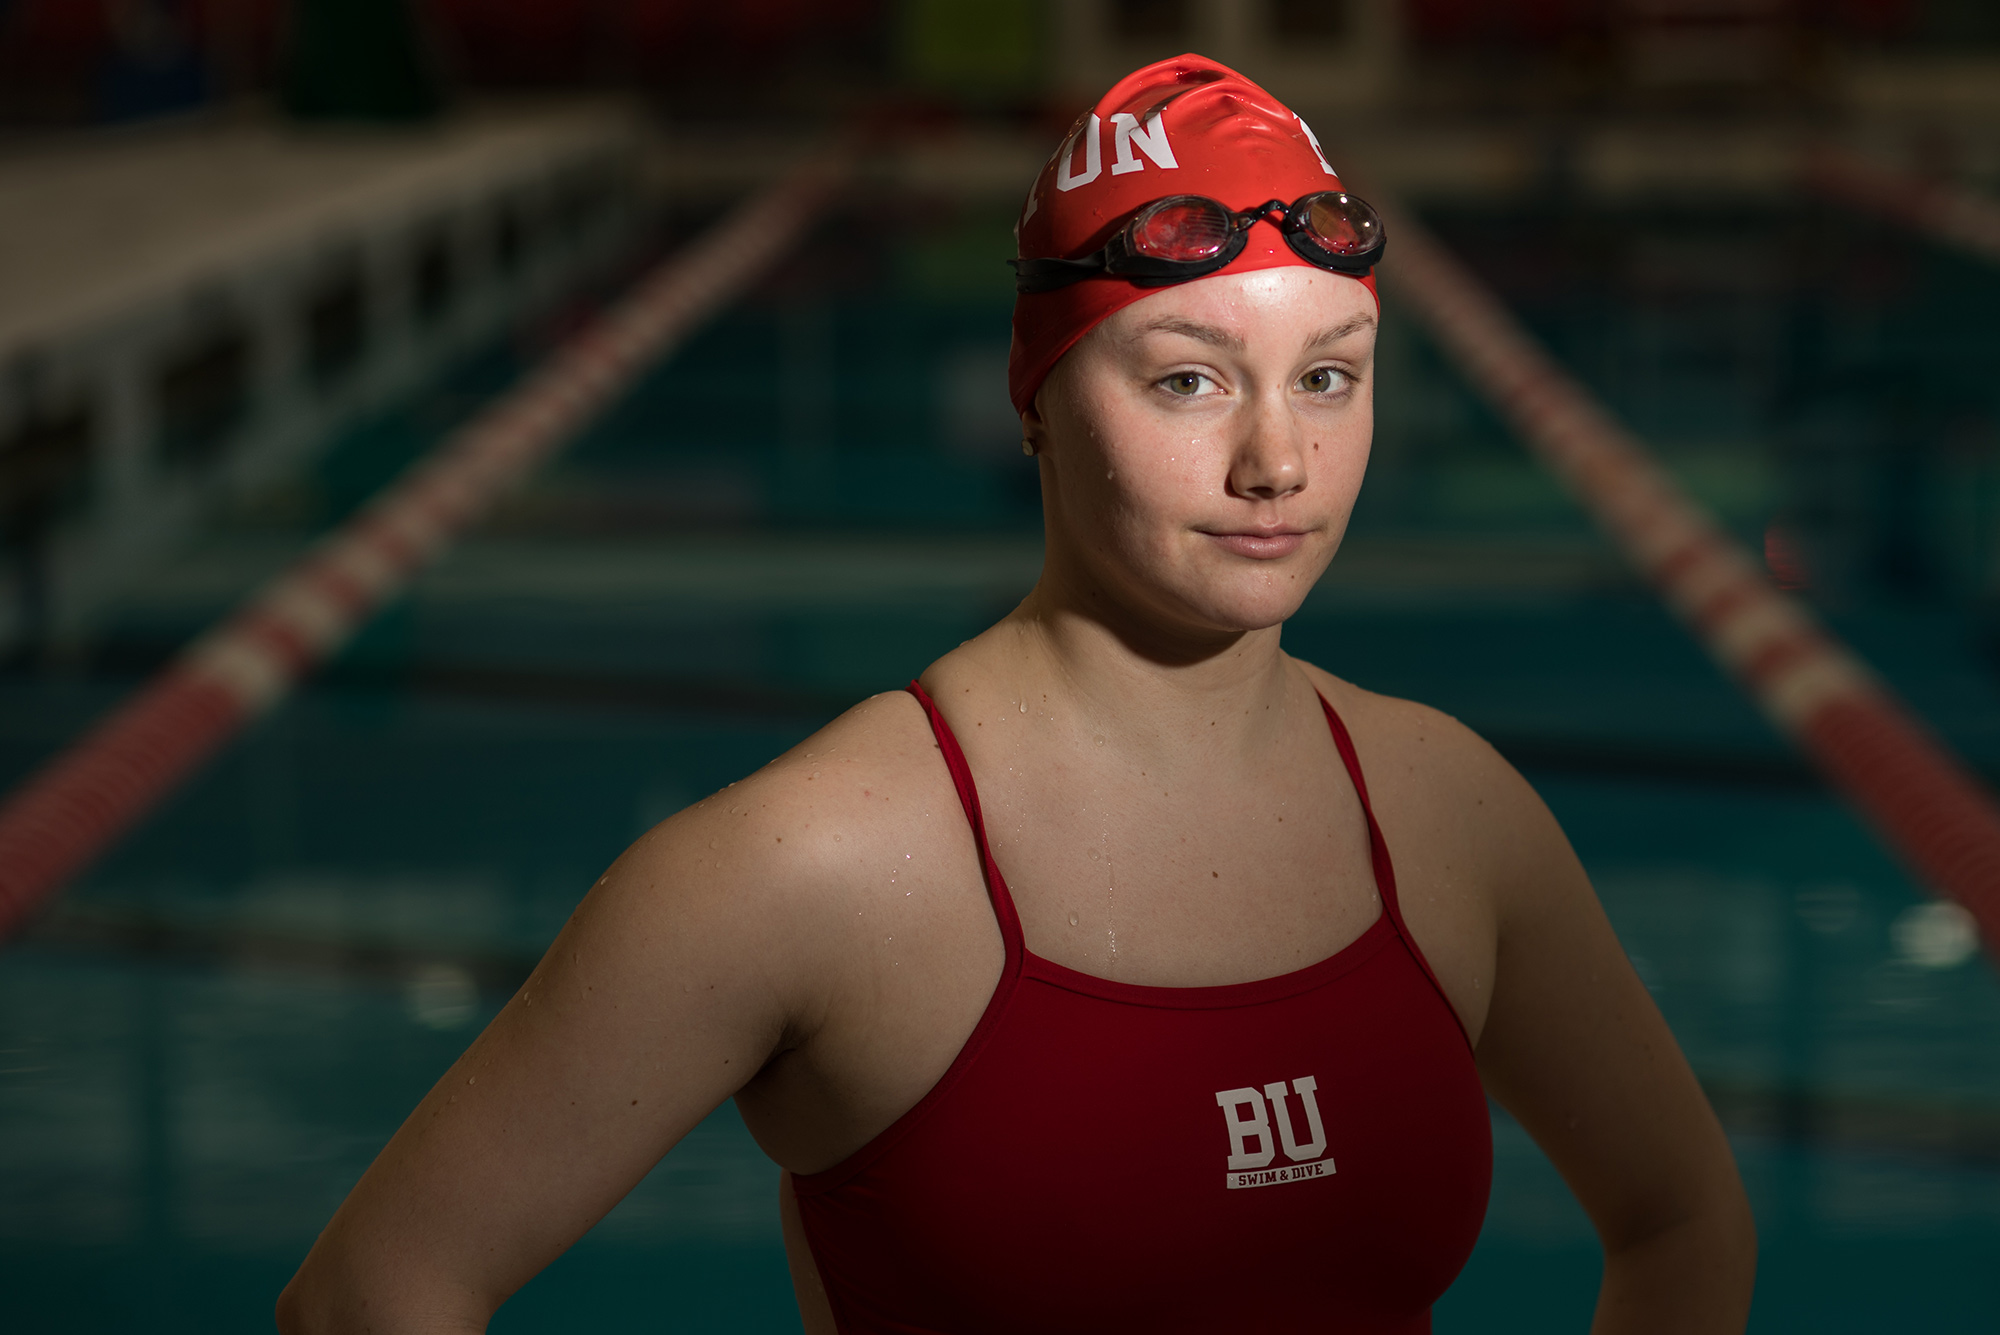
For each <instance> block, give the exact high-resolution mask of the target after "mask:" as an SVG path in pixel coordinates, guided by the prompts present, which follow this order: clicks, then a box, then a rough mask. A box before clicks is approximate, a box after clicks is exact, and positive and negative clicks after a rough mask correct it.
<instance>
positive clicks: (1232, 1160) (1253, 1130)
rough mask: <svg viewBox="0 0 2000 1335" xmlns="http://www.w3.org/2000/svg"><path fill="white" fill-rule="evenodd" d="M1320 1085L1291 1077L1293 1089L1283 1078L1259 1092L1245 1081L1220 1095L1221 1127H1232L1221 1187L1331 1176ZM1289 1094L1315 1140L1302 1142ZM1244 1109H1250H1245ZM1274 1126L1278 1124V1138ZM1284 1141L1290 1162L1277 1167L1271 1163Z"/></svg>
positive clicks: (1311, 1080)
mask: <svg viewBox="0 0 2000 1335" xmlns="http://www.w3.org/2000/svg"><path fill="white" fill-rule="evenodd" d="M1318 1089H1319V1081H1317V1080H1315V1079H1313V1077H1311V1076H1309V1075H1302V1076H1300V1077H1299V1078H1298V1079H1296V1080H1294V1081H1292V1083H1291V1086H1290V1088H1289V1089H1287V1087H1286V1085H1285V1082H1284V1081H1282V1080H1279V1081H1275V1082H1273V1083H1272V1084H1268V1085H1266V1086H1264V1087H1263V1088H1262V1089H1261V1090H1260V1089H1257V1088H1256V1087H1254V1086H1251V1085H1245V1086H1244V1087H1243V1088H1241V1089H1225V1090H1222V1091H1220V1092H1219V1093H1217V1094H1216V1096H1215V1103H1216V1106H1217V1107H1219V1108H1221V1109H1222V1121H1223V1125H1224V1126H1225V1127H1227V1128H1228V1131H1229V1173H1228V1175H1227V1176H1226V1177H1225V1179H1224V1182H1223V1185H1225V1186H1227V1187H1228V1188H1229V1189H1230V1190H1231V1191H1235V1190H1236V1189H1237V1188H1239V1187H1268V1186H1273V1185H1275V1184H1277V1183H1279V1182H1303V1181H1305V1180H1306V1179H1307V1178H1313V1177H1327V1176H1329V1175H1331V1174H1332V1172H1333V1160H1332V1159H1329V1158H1325V1157H1322V1156H1324V1155H1325V1154H1326V1128H1325V1127H1324V1126H1322V1125H1321V1124H1320V1120H1319V1099H1318V1097H1317V1095H1316V1093H1315V1091H1317V1090H1318ZM1288 1094H1291V1095H1295V1096H1296V1097H1297V1099H1298V1103H1299V1106H1300V1108H1301V1109H1302V1110H1303V1111H1304V1113H1305V1118H1306V1131H1307V1132H1308V1133H1309V1134H1310V1135H1311V1137H1312V1138H1311V1139H1310V1140H1307V1141H1305V1142H1304V1143H1303V1144H1301V1143H1300V1141H1299V1133H1298V1128H1297V1127H1296V1126H1295V1125H1294V1123H1293V1121H1292V1110H1291V1108H1290V1106H1289V1103H1290V1100H1289V1099H1288V1098H1287V1097H1286V1096H1287V1095H1288ZM1245 1109H1248V1110H1249V1111H1248V1112H1247V1113H1246V1112H1245V1111H1244V1110H1245ZM1273 1124H1275V1125H1276V1127H1277V1132H1276V1136H1275V1138H1274V1137H1273V1134H1272V1126H1273ZM1280 1145H1282V1146H1284V1149H1285V1157H1286V1158H1287V1159H1289V1160H1291V1162H1290V1163H1287V1164H1280V1165H1278V1166H1276V1167H1273V1166H1272V1164H1271V1161H1272V1160H1273V1159H1275V1158H1277V1157H1278V1147H1279V1146H1280Z"/></svg>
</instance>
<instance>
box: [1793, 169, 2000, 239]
mask: <svg viewBox="0 0 2000 1335" xmlns="http://www.w3.org/2000/svg"><path fill="white" fill-rule="evenodd" d="M1799 175H1800V179H1801V180H1802V181H1803V182H1804V183H1805V185H1806V187H1807V188H1808V189H1811V190H1813V191H1815V192H1817V193H1819V194H1821V195H1824V196H1826V197H1827V198H1829V199H1834V200H1838V201H1839V202H1841V203H1843V204H1846V205H1848V206H1850V207H1852V208H1856V209H1860V210H1862V211H1864V212H1867V213H1877V214H1881V215H1882V216H1884V217H1888V218H1893V219H1894V220H1896V221H1897V222H1900V223H1902V224H1904V225H1905V226H1907V227H1909V228H1911V229H1912V230H1913V231H1917V232H1920V233H1922V234H1923V235H1925V236H1927V237H1929V238H1930V239H1931V240H1933V241H1937V242H1940V243H1942V244H1944V245H1947V246H1953V247H1956V248H1957V249H1959V250H1963V251H1966V252H1968V253H1970V254H1973V255H1976V256H1978V257H1980V258H1981V259H1985V260H1988V261H1991V262H1993V263H1996V264H2000V200H1994V199H1989V198H1987V197H1986V196H1984V195H1978V194H1974V193H1973V192H1972V191H1969V190H1965V189H1962V188H1960V187H1958V186H1955V185H1952V184H1951V183H1949V182H1946V181H1939V180H1935V179H1933V178H1931V177H1928V176H1923V175H1920V174H1918V173H1916V172H1913V171H1908V170H1905V169H1904V168H1901V167H1892V166H1889V165H1888V164H1886V163H1882V162H1876V161H1872V160H1870V159H1868V158H1865V157H1862V156H1861V155H1859V154H1857V153H1853V152H1850V151H1848V150H1846V149H1841V148H1834V147H1831V146H1827V145H1821V146H1819V147H1815V148H1812V149H1809V150H1808V151H1807V152H1806V153H1805V155H1804V156H1803V158H1802V160H1801V162H1800V172H1799Z"/></svg>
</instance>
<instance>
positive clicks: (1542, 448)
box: [1381, 207, 2000, 950]
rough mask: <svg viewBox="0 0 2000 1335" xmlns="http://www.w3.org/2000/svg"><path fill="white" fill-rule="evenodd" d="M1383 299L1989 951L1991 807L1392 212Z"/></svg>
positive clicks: (1632, 443)
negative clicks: (1410, 319)
mask: <svg viewBox="0 0 2000 1335" xmlns="http://www.w3.org/2000/svg"><path fill="white" fill-rule="evenodd" d="M1381 211H1382V213H1383V215H1384V218H1385V221H1386V222H1387V224H1388V232H1389V234H1390V235H1391V236H1392V237H1393V238H1395V239H1394V241H1393V242H1392V243H1391V245H1390V248H1389V254H1388V257H1387V262H1386V265H1385V268H1386V269H1387V271H1388V277H1389V278H1390V280H1391V282H1392V283H1393V284H1394V288H1393V291H1394V292H1395V293H1396V294H1397V295H1398V296H1400V297H1402V298H1403V299H1404V300H1405V301H1406V302H1407V303H1408V304H1409V306H1410V307H1411V308H1413V309H1414V311H1415V312H1416V314H1417V316H1418V317H1419V319H1420V320H1421V321H1422V322H1423V324H1424V326H1425V327H1426V328H1427V329H1428V330H1429V331H1430V333H1431V334H1432V336H1433V337H1435V338H1436V340H1437V341H1438V343H1439V344H1440V345H1441V346H1442V347H1443V349H1444V351H1445V353H1446V354H1447V355H1448V356H1449V357H1450V358H1451V359H1452V360H1453V361H1454V362H1455V363H1456V364H1457V365H1458V367H1459V369H1460V370H1461V371H1462V372H1464V374H1465V375H1466V376H1467V378H1468V379H1470V380H1471V382H1472V384H1473V385H1474V387H1475V388H1476V389H1477V390H1478V391H1479V393H1480V394H1481V395H1482V396H1483V397H1484V398H1485V399H1486V400H1487V401H1488V402H1489V403H1490V404H1491V405H1492V406H1493V407H1494V408H1495V409H1496V410H1497V411H1498V412H1499V413H1500V415H1501V416H1502V417H1503V418H1505V419H1506V421H1507V422H1508V423H1509V424H1510V425H1511V426H1512V427H1513V429H1514V430H1515V431H1516V432H1517V433H1518V434H1519V435H1520V436H1521V438H1522V439H1523V440H1524V441H1525V442H1526V443H1527V445H1528V447H1529V449H1530V450H1531V451H1533V453H1534V454H1535V455H1536V457H1538V458H1539V459H1540V460H1541V461H1542V463H1544V464H1545V465H1547V466H1548V467H1549V468H1550V469H1551V470H1552V471H1553V472H1554V473H1555V474H1556V476H1557V477H1559V478H1560V479H1561V480H1562V481H1563V483H1564V484H1565V485H1566V486H1567V487H1568V488H1569V490H1570V491H1571V492H1572V493H1573V494H1574V495H1575V496H1576V497H1577V499H1578V500H1580V501H1581V502H1582V503H1583V505H1584V506H1585V508H1586V509H1588V510H1589V511H1590V513H1591V515H1592V516H1593V517H1594V518H1595V519H1596V520H1597V523H1598V524H1599V526H1600V527H1601V528H1603V529H1604V531H1605V532H1606V533H1607V534H1609V535H1610V537H1611V538H1612V540H1613V541H1615V542H1616V543H1617V544H1618V545H1619V546H1620V547H1622V548H1623V549H1624V551H1625V554H1626V555H1627V556H1628V557H1630V558H1631V559H1632V561H1633V562H1634V564H1636V565H1637V566H1638V568H1639V569H1640V570H1641V571H1642V572H1643V573H1644V574H1645V575H1646V577H1647V578H1648V579H1649V580H1651V581H1652V583H1653V585H1654V586H1655V587H1656V588H1657V589H1658V590H1659V592H1660V595H1661V596H1662V597H1663V598H1664V599H1665V600H1666V602H1667V603H1668V605H1669V606H1670V607H1672V609H1673V610H1674V612H1675V614H1676V615H1678V616H1679V617H1680V619H1681V620H1682V621H1683V622H1685V623H1686V624H1687V626H1688V628H1689V629H1690V630H1691V631H1692V632H1693V633H1694V634H1695V636H1696V637H1697V638H1698V639H1699V640H1700V641H1701V642H1702V644H1703V645H1705V646H1706V647H1707V649H1708V651H1709V653H1710V654H1711V655H1713V656H1714V658H1715V660H1716V661H1717V662H1718V663H1719V664H1721V666H1722V667H1723V668H1724V669H1725V670H1726V671H1727V672H1728V673H1729V674H1730V675H1731V676H1732V677H1734V678H1735V679H1736V680H1737V681H1738V682H1739V683H1740V684H1741V685H1742V686H1743V688H1744V689H1745V690H1746V691H1748V692H1749V693H1750V695H1751V696H1752V697H1754V698H1755V699H1756V701H1757V703H1758V704H1759V705H1760V706H1761V707H1762V708H1763V710H1764V713H1765V714H1766V715H1768V716H1769V718H1770V719H1771V721H1772V722H1773V723H1774V724H1776V725H1777V727H1778V728H1779V730H1780V731H1782V732H1783V733H1784V734H1785V735H1786V736H1787V737H1789V738H1790V739H1791V740H1792V741H1793V742H1794V743H1795V744H1796V745H1797V746H1798V747H1799V749H1800V750H1802V751H1803V752H1804V753H1805V754H1806V755H1807V756H1808V757H1809V758H1810V759H1811V760H1812V761H1813V762H1814V763H1815V764H1816V765H1817V766H1818V767H1819V769H1820V771H1821V773H1823V774H1824V775H1825V776H1826V778H1827V779H1828V780H1829V781H1831V783H1832V784H1833V786H1834V787H1835V788H1836V789H1837V790H1839V791H1840V792H1841V793H1842V794H1843V795H1844V796H1845V797H1846V798H1847V800H1848V801H1849V802H1850V803H1851V804H1852V805H1853V806H1854V807H1855V809H1856V810H1858V811H1859V812H1860V813H1861V815H1862V816H1863V817H1864V818H1865V819H1866V820H1867V821H1868V823H1869V824H1871V825H1872V826H1873V827H1874V828H1875V830H1876V832H1877V833H1878V834H1879V835H1880V836H1881V837H1882V838H1883V839H1884V840H1885V841H1886V842H1887V843H1888V844H1889V846H1890V847H1891V848H1892V849H1894V850H1895V852H1896V853H1897V854H1898V855H1899V856H1900V857H1901V859H1902V860H1903V862H1904V863H1905V864H1906V865H1907V866H1908V867H1909V868H1910V869H1911V870H1912V871H1913V872H1914V873H1915V875H1916V876H1917V878H1918V880H1919V881H1920V882H1921V883H1922V884H1924V885H1926V886H1928V887H1929V888H1931V889H1932V890H1934V891H1937V892H1940V893H1942V894H1944V895H1946V896H1947V897H1949V898H1950V899H1953V900H1955V901H1957V902H1958V904H1960V905H1961V906H1963V907H1964V908H1965V909H1966V910H1967V911H1969V912H1970V913H1971V914H1972V916H1973V917H1974V919H1975V920H1976V921H1977V923H1978V925H1979V929H1980V934H1981V936H1982V937H1983V938H1984V940H1985V942H1986V943H1987V945H1988V948H1989V950H1994V949H1996V948H2000V807H1996V805H1995V803H1994V800H1993V798H1992V796H1991V795H1990V794H1989V793H1988V792H1987V791H1986V790H1985V789H1984V787H1983V786H1982V785H1981V784H1980V782H1979V781H1978V779H1977V778H1975V777H1974V776H1973V774H1972V773H1971V772H1970V771H1969V770H1968V769H1967V768H1966V766H1965V765H1964V763H1963V762H1961V761H1960V760H1959V759H1958V758H1957V757H1956V756H1955V755H1953V754H1952V752H1951V751H1950V750H1949V749H1948V748H1947V747H1946V746H1945V745H1944V743H1943V742H1941V741H1940V740H1939V739H1938V738H1936V737H1935V736H1933V735H1932V734H1931V732H1930V731H1929V730H1928V729H1927V728H1926V727H1925V726H1924V725H1923V724H1922V723H1921V722H1920V721H1919V720H1918V719H1917V718H1916V716H1915V715H1914V714H1913V713H1912V712H1911V711H1910V709H1909V708H1908V707H1907V706H1906V705H1904V704H1903V703H1902V701H1900V700H1899V699H1897V697H1896V696H1895V694H1894V693H1893V692H1892V691H1891V690H1890V689H1889V687H1888V685H1887V684H1886V683H1884V682H1883V681H1882V680H1881V679H1880V678H1879V677H1877V676H1876V675H1875V674H1874V673H1873V672H1872V671H1870V670H1869V668H1868V666H1867V665H1866V664H1865V663H1863V662H1862V661H1861V660H1860V659H1859V658H1857V657H1856V656H1855V655H1854V653H1853V652H1852V651H1851V650H1849V649H1848V648H1847V647H1846V646H1845V645H1843V644H1842V643H1840V641H1839V640H1837V639H1835V638H1834V636H1833V635H1832V634H1831V633H1830V632H1829V631H1828V630H1827V629H1826V628H1825V627H1824V626H1822V625H1821V624H1820V622H1819V620H1818V618H1817V617H1815V616H1814V615H1813V613H1812V612H1811V610H1810V609H1808V608H1807V607H1806V606H1805V604H1803V603H1801V602H1800V601H1799V600H1797V599H1795V598H1793V597H1791V596H1789V595H1787V594H1785V593H1783V592H1781V591H1780V590H1779V589H1778V588H1777V587H1776V585H1774V584H1773V583H1772V582H1771V580H1770V579H1769V578H1768V577H1767V576H1766V575H1765V573H1764V571H1763V570H1762V568H1761V567H1760V564H1759V562H1758V561H1757V560H1756V559H1755V558H1754V557H1753V556H1752V555H1751V554H1750V552H1748V551H1747V550H1746V549H1745V548H1744V547H1743V546H1742V545H1741V544H1740V543H1738V542H1737V541H1736V540H1735V539H1734V538H1732V537H1731V536H1730V535H1729V534H1728V533H1727V532H1725V531H1724V529H1723V528H1722V526H1721V525H1720V524H1719V523H1717V522H1716V520H1715V519H1714V518H1712V517H1711V516H1710V515H1709V514H1708V513H1707V512H1706V511H1705V510H1704V509H1703V508H1702V507H1701V506H1700V505H1699V504H1697V503H1696V502H1695V501H1694V500H1693V499H1692V498H1691V497H1689V496H1688V494H1687V493H1686V492H1684V491H1683V490H1682V489H1681V487H1680V485H1679V484H1678V483H1676V482H1675V481H1674V479H1673V477H1672V476H1671V475H1670V474H1669V473H1668V472H1667V471H1666V469H1664V468H1663V467H1661V465H1660V464H1659V463H1658V462H1657V461H1656V460H1655V459H1654V458H1653V457H1652V455H1651V454H1650V453H1649V452H1648V451H1647V449H1646V447H1645V445H1644V444H1642V443H1641V442H1640V441H1639V440H1638V439H1637V438H1636V437H1635V436H1634V435H1633V434H1632V433H1631V432H1630V431H1628V430H1627V429H1626V428H1625V427H1624V426H1623V425H1621V424H1620V423H1619V422H1618V421H1617V420H1615V419H1614V418H1613V417H1612V416H1611V414H1610V413H1609V411H1608V410H1607V409H1605V408H1604V407H1603V406H1602V405H1600V404H1599V403H1598V402H1597V401H1596V400H1595V399H1594V398H1593V397H1592V396H1591V394H1590V393H1589V391H1588V390H1586V389H1584V387H1583V386H1582V385H1580V384H1579V383H1577V381H1576V380H1575V379H1574V378H1572V377H1571V376H1570V375H1568V374H1567V373H1566V372H1564V371H1563V370H1562V369H1561V368H1560V367H1559V366H1558V365H1557V364H1556V363H1555V361H1554V359H1553V358H1552V357H1550V355H1549V354H1548V352H1547V351H1545V350H1544V349H1543V348H1542V347H1541V346H1540V345H1539V344H1538V343H1536V342H1535V340H1534V338H1533V336H1532V335H1530V334H1529V333H1528V332H1527V330H1526V329H1524V328H1523V327H1522V326H1521V324H1520V322H1519V321H1517V320H1516V319H1515V318H1514V317H1513V316H1512V315H1511V314H1510V313H1509V312H1508V311H1507V310H1506V309H1505V307H1504V306H1502V304H1501V303H1500V301H1499V299H1498V298H1497V297H1496V296H1495V295H1494V294H1493V293H1492V291H1491V290H1490V289H1488V288H1487V287H1486V286H1485V285H1484V284H1483V283H1481V282H1480V281H1479V279H1478V278H1476V277H1475V276H1474V275H1473V274H1472V273H1471V272H1470V271H1469V270H1467V269H1466V268H1465V266H1464V265H1462V264H1460V263H1459V262H1458V260H1457V259H1455V258H1454V257H1453V256H1452V255H1450V254H1449V253H1448V252H1447V251H1446V250H1445V248H1444V247H1443V246H1442V245H1441V244H1440V243H1439V242H1438V241H1437V240H1436V238H1434V237H1433V236H1431V235H1430V234H1429V233H1428V232H1427V231H1426V230H1425V229H1424V228H1423V226H1422V225H1421V224H1420V223H1418V222H1417V221H1416V219H1415V218H1414V217H1412V216H1411V215H1410V214H1409V213H1408V212H1407V211H1405V210H1402V209H1400V208H1390V207H1384V208H1382V209H1381Z"/></svg>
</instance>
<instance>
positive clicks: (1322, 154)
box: [1292, 111, 1340, 176]
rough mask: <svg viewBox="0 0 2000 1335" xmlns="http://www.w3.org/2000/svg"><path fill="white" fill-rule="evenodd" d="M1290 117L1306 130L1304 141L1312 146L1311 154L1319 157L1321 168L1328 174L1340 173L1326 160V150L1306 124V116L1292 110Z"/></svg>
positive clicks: (1310, 127) (1335, 174)
mask: <svg viewBox="0 0 2000 1335" xmlns="http://www.w3.org/2000/svg"><path fill="white" fill-rule="evenodd" d="M1292 119H1293V120H1295V121H1297V122H1298V123H1299V128H1300V129H1301V130H1304V131H1305V132H1306V142H1307V143H1308V144H1311V145H1312V146H1313V156H1314V157H1316V158H1318V159H1319V165H1320V168H1321V170H1323V171H1325V172H1326V174H1327V175H1328V176H1338V175H1340V173H1339V172H1337V171H1335V170H1334V169H1333V164H1332V163H1330V162H1328V161H1327V160H1326V151H1325V150H1324V149H1322V148H1321V147H1320V146H1319V136H1318V135H1316V134H1314V133H1313V127H1312V126H1310V125H1307V124H1306V118H1305V117H1304V116H1301V115H1299V113H1298V112H1296V111H1294V112H1293V113H1292Z"/></svg>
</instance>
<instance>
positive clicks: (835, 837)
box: [833, 834, 840, 844]
mask: <svg viewBox="0 0 2000 1335" xmlns="http://www.w3.org/2000/svg"><path fill="white" fill-rule="evenodd" d="M833 842H835V843H836V844H837V843H839V842H840V836H839V835H837V834H836V835H835V836H833Z"/></svg>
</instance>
